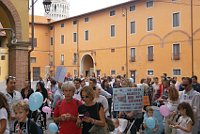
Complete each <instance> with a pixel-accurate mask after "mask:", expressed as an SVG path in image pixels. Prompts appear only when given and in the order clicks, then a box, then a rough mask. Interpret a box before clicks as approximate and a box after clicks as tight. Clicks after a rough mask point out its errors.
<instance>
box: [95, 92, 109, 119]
mask: <svg viewBox="0 0 200 134" xmlns="http://www.w3.org/2000/svg"><path fill="white" fill-rule="evenodd" d="M97 102H99V103H101V104H102V105H103V108H104V109H105V110H107V111H106V114H105V116H106V117H107V116H109V115H110V114H109V111H108V101H107V99H106V97H104V96H102V95H99V98H98V99H97Z"/></svg>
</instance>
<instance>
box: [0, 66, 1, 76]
mask: <svg viewBox="0 0 200 134" xmlns="http://www.w3.org/2000/svg"><path fill="white" fill-rule="evenodd" d="M0 75H1V66H0Z"/></svg>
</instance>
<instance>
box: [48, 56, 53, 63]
mask: <svg viewBox="0 0 200 134" xmlns="http://www.w3.org/2000/svg"><path fill="white" fill-rule="evenodd" d="M49 65H50V66H53V55H50V57H49Z"/></svg>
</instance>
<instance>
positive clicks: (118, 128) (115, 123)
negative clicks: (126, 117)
mask: <svg viewBox="0 0 200 134" xmlns="http://www.w3.org/2000/svg"><path fill="white" fill-rule="evenodd" d="M113 123H114V125H115V130H114V131H113V132H112V134H122V132H121V131H120V126H119V119H117V118H114V119H113Z"/></svg>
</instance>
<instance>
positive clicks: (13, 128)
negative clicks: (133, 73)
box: [0, 73, 200, 134]
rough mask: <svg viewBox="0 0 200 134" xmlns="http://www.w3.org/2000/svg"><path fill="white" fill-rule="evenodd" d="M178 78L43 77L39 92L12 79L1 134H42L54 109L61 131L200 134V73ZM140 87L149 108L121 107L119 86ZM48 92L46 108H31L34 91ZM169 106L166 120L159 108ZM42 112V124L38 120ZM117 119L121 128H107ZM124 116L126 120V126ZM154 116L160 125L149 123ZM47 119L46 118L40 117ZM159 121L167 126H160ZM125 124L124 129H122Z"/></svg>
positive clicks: (2, 106) (3, 98)
mask: <svg viewBox="0 0 200 134" xmlns="http://www.w3.org/2000/svg"><path fill="white" fill-rule="evenodd" d="M181 80H182V81H181V82H179V81H178V80H177V78H176V77H173V78H171V77H168V76H167V74H165V73H164V74H163V75H162V76H161V77H160V78H158V77H153V78H150V77H147V78H143V79H141V81H140V83H134V81H133V79H132V78H126V77H125V76H121V75H118V76H116V77H112V76H104V77H101V78H100V77H95V75H93V76H91V77H82V76H81V77H75V78H66V79H65V80H64V81H62V82H61V81H56V80H55V79H53V78H48V79H47V80H46V81H43V80H42V79H40V80H39V81H38V82H37V85H36V90H33V89H32V88H31V86H30V83H29V82H28V81H25V87H24V88H22V89H21V90H20V91H19V90H16V88H15V83H16V78H15V77H13V76H9V77H8V78H7V79H6V90H5V92H3V93H0V102H1V103H0V134H14V133H17V134H41V133H43V131H45V130H46V129H47V128H48V127H47V126H48V124H47V118H49V117H48V116H47V113H46V112H44V111H43V110H42V109H43V107H44V106H48V107H50V108H51V109H52V115H51V117H52V119H53V121H54V122H55V123H56V124H57V125H58V133H59V134H81V133H82V134H108V133H110V134H126V133H127V134H137V133H146V134H147V133H149V134H151V133H152V134H162V133H163V134H198V133H200V130H199V128H200V127H199V123H200V84H199V83H198V81H197V80H198V79H197V76H192V77H182V79H181ZM125 87H129V88H131V89H133V90H134V89H135V88H140V89H143V90H142V91H143V92H144V93H143V94H144V96H143V98H144V101H143V102H144V103H143V108H141V109H140V110H132V111H115V110H114V105H113V103H115V102H113V101H114V100H113V92H114V90H115V89H116V88H125ZM34 92H39V93H41V94H42V96H43V102H42V105H41V107H40V108H39V109H38V110H36V111H31V110H30V108H29V104H28V101H26V100H28V99H29V97H30V96H31V94H33V93H34ZM162 106H167V108H168V110H169V114H168V115H166V116H164V115H162V122H159V120H158V119H157V117H155V116H154V113H155V112H156V110H158V109H159V107H162ZM38 114H40V115H41V117H42V123H40V124H38V121H37V117H38ZM108 118H110V119H112V121H113V124H114V126H115V129H114V130H112V132H111V131H110V130H108V129H107V125H108V123H107V121H106V120H107V119H108ZM121 119H124V120H126V121H127V122H126V125H125V126H124V125H123V124H122V123H120V121H121ZM149 119H153V120H154V121H155V122H154V123H155V125H154V126H153V127H150V126H149V123H148V121H149ZM40 122H41V120H40ZM159 124H162V126H163V129H161V130H160V128H159ZM122 126H123V128H122Z"/></svg>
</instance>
